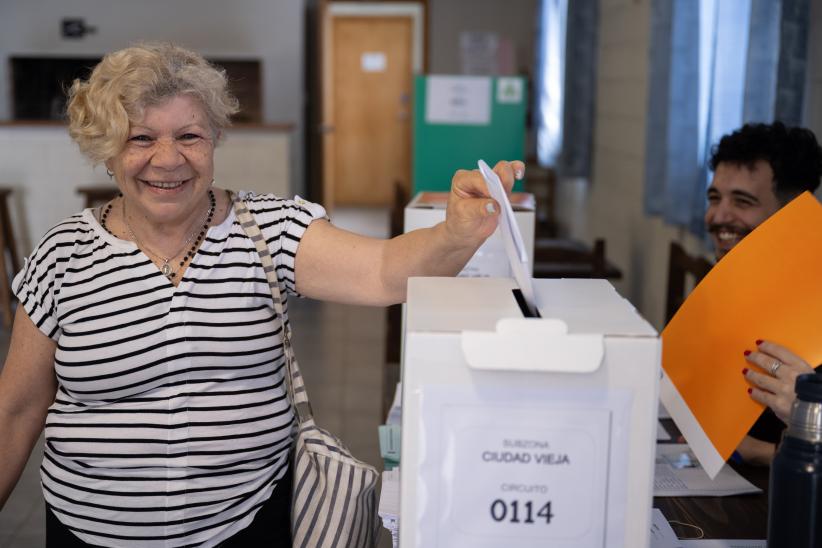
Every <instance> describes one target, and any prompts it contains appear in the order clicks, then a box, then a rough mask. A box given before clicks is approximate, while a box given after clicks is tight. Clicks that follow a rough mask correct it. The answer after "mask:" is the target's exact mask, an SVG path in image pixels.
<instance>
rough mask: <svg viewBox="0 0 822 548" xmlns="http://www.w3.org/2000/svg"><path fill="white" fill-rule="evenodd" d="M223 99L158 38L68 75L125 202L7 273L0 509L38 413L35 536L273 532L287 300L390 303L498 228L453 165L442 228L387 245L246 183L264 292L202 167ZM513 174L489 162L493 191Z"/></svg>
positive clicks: (204, 536)
mask: <svg viewBox="0 0 822 548" xmlns="http://www.w3.org/2000/svg"><path fill="white" fill-rule="evenodd" d="M236 109H237V102H236V100H234V99H233V97H232V96H231V94H230V93H229V92H228V90H227V87H226V79H225V75H224V74H223V73H222V71H221V70H219V69H217V68H215V67H213V66H211V65H209V64H208V63H207V62H206V61H205V60H204V59H203V58H202V57H201V56H199V55H197V54H195V53H193V52H190V51H187V50H184V49H182V48H179V47H176V46H173V45H170V44H143V45H138V46H134V47H130V48H126V49H125V50H122V51H118V52H114V53H111V54H109V55H107V56H106V57H105V58H104V59H103V60H102V61H101V63H100V64H99V65H98V66H97V67H96V68H95V69H94V71H93V72H92V74H91V76H90V77H89V79H88V81H77V82H75V84H74V86H73V87H72V90H71V98H70V104H69V109H68V114H69V118H70V133H71V135H72V137H73V138H74V139H75V141H76V142H77V143H78V145H79V146H80V149H81V151H83V152H84V153H85V154H86V155H87V156H88V157H89V158H90V159H91V160H92V161H93V162H95V163H103V164H105V165H106V167H107V168H108V170H109V173H110V174H111V176H112V177H113V178H114V179H115V180H116V183H117V185H118V187H119V189H120V193H121V194H120V196H118V197H116V198H115V199H113V200H112V201H110V202H109V203H107V204H105V205H104V206H102V207H100V208H95V209H86V210H84V211H82V212H81V213H79V214H77V215H73V216H71V217H68V218H66V219H64V220H63V221H62V222H60V223H58V224H57V225H56V226H55V227H53V228H52V229H51V230H49V231H48V232H47V233H46V235H45V236H44V237H43V239H42V240H41V241H40V243H39V244H38V245H37V247H36V248H35V250H34V252H33V253H32V255H31V257H30V259H29V260H28V261H27V263H26V267H25V268H24V269H23V271H22V272H20V273H19V274H18V275H17V276H16V277H15V279H14V283H13V288H14V292H15V294H16V295H17V297H18V298H19V299H20V305H21V306H20V307H18V311H17V315H16V317H15V323H14V329H13V332H12V339H11V345H10V348H9V353H8V356H7V359H6V363H5V365H4V367H3V368H2V371H0V402H2V405H0V440H3V443H2V444H0V462H3V466H2V467H0V506H2V504H3V503H4V502H5V500H6V498H7V497H8V495H9V493H10V492H11V490H12V489H13V487H14V484H15V483H16V481H17V478H18V477H19V475H20V472H21V470H22V468H23V466H24V465H25V463H26V460H27V458H28V455H29V453H30V452H31V448H32V446H33V444H34V442H35V441H36V440H37V438H38V436H39V434H40V432H41V431H42V430H43V427H44V426H45V440H46V443H45V451H44V458H43V464H42V467H41V478H42V487H43V494H44V498H45V501H46V506H47V521H46V523H47V525H46V528H47V546H48V547H55V546H59V547H60V548H65V547H74V546H88V545H94V546H123V545H127V546H156V545H158V544H160V545H163V546H216V545H220V546H223V547H226V548H229V547H232V546H263V545H283V546H286V545H290V544H291V543H290V535H291V502H292V501H291V499H292V494H291V491H290V488H291V474H292V472H291V470H292V464H293V463H292V461H291V455H290V453H291V452H290V450H291V447H292V444H293V440H294V430H295V425H294V420H293V419H294V412H293V408H292V405H291V403H290V402H289V400H288V398H287V396H286V390H285V384H284V382H285V381H284V373H285V368H284V362H285V356H284V351H283V348H284V343H285V339H286V337H284V335H283V333H284V332H285V333H287V332H288V329H287V326H288V317H287V316H288V314H287V312H288V302H287V299H288V298H289V297H293V296H296V295H297V294H298V292H299V294H302V295H305V296H308V297H314V298H322V299H326V300H332V301H337V302H347V303H355V304H372V305H386V304H393V303H396V302H400V301H403V300H404V299H405V292H406V284H407V280H408V277H409V276H412V275H413V276H443V275H454V274H456V273H457V272H459V270H460V269H461V268H462V267H463V266H464V264H465V263H466V262H467V261H468V259H469V258H470V257H471V256H472V255H473V253H474V252H475V251H476V249H477V248H478V247H479V246H480V245H481V244H482V242H483V241H484V240H485V239H486V238H487V237H488V236H489V235H491V234H492V233H493V232H494V230H495V229H496V226H497V222H498V212H499V205H498V204H497V203H496V202H495V201H494V200H492V199H491V198H490V197H489V196H488V191H487V188H486V187H485V183H484V181H483V179H482V177H481V176H480V175H479V173H477V172H469V171H461V172H458V173H457V174H456V175H455V176H454V178H453V181H452V191H451V194H450V198H449V203H448V208H447V210H446V220H445V221H444V222H442V223H440V224H439V225H437V226H435V227H432V228H428V229H423V230H417V231H413V232H410V233H408V234H404V235H401V236H398V237H397V238H394V239H392V240H385V241H384V240H375V239H370V238H365V237H362V236H357V235H355V234H351V233H349V232H345V231H343V230H340V229H337V228H335V227H334V226H332V225H331V224H330V223H329V222H327V220H326V219H325V218H324V217H325V211H324V209H323V208H322V207H321V206H319V205H317V204H312V203H309V202H306V201H304V200H300V199H297V200H288V199H283V198H279V197H277V196H274V195H270V194H265V195H253V194H250V195H246V196H245V197H244V200H243V201H244V205H240V204H238V207H241V208H242V209H243V211H245V212H246V213H247V212H248V211H250V213H251V215H252V218H253V219H254V221H255V222H256V224H257V225H258V226H259V229H260V231H261V232H262V237H263V238H262V240H260V239H257V241H258V242H260V243H261V245H265V246H266V247H267V249H264V253H263V255H265V256H267V257H270V258H271V260H272V262H273V265H274V269H273V276H272V277H276V282H274V283H275V284H276V286H278V288H279V293H280V295H281V298H278V300H277V304H276V305H275V302H274V299H273V297H272V294H271V287H270V286H269V284H268V277H267V273H268V274H271V270H270V269H268V270H264V268H263V263H262V262H261V259H260V252H258V250H257V248H256V246H255V242H254V241H252V239H251V237H249V236H248V235H247V234H246V232H245V230H244V228H243V226H241V225H240V223H239V222H238V220H237V217H236V213H235V210H234V209H233V208H232V200H233V199H234V198H235V196H232V195H230V194H229V193H228V192H227V191H225V190H223V189H220V188H217V187H216V186H214V181H213V177H214V147H215V145H216V144H217V142H218V141H219V139H220V136H221V132H222V130H223V128H225V127H226V125H227V123H228V118H229V116H230V114H231V113H232V112H234V111H236ZM523 170H524V166H523V164H522V163H521V162H511V163H509V162H500V163H498V164H497V166H496V167H495V171H496V173H497V174H498V175H499V177H500V179H501V180H502V182H503V184H504V185H505V188H506V189H507V190H508V191H510V189H511V187H512V186H513V182H514V174H515V173H517V174H518V176H519V177H522V175H523ZM246 210H247V211H246ZM263 242H264V243H263ZM265 251H267V253H265ZM279 307H282V308H281V309H280V308H279ZM280 310H282V314H281V313H280ZM278 316H281V317H278ZM374 517H375V518H376V516H374Z"/></svg>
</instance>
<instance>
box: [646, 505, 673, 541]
mask: <svg viewBox="0 0 822 548" xmlns="http://www.w3.org/2000/svg"><path fill="white" fill-rule="evenodd" d="M651 548H679V539H678V538H677V537H676V533H674V530H673V529H671V524H670V523H668V520H667V519H665V515H664V514H663V513H662V511H660V509H659V508H654V509H652V510H651Z"/></svg>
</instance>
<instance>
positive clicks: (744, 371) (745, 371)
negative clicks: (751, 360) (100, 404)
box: [742, 367, 748, 375]
mask: <svg viewBox="0 0 822 548" xmlns="http://www.w3.org/2000/svg"><path fill="white" fill-rule="evenodd" d="M742 374H743V375H747V374H748V368H747V367H745V368H743V369H742Z"/></svg>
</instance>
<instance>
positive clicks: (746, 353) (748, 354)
mask: <svg viewBox="0 0 822 548" xmlns="http://www.w3.org/2000/svg"><path fill="white" fill-rule="evenodd" d="M743 354H745V355H746V356H750V355H751V351H750V350H746V351H745V352H743Z"/></svg>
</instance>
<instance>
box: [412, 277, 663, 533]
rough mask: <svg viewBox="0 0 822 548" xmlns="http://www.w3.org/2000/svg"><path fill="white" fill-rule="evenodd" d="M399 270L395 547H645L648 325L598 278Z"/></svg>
mask: <svg viewBox="0 0 822 548" xmlns="http://www.w3.org/2000/svg"><path fill="white" fill-rule="evenodd" d="M534 286H535V291H536V293H537V300H538V304H539V310H540V314H541V316H542V318H524V317H523V314H522V312H521V309H520V307H519V305H518V304H517V302H516V300H515V298H514V296H513V292H512V290H513V289H514V287H515V286H514V282H513V280H510V279H498V278H490V279H486V278H413V279H411V280H410V281H409V285H408V304H407V317H406V322H405V326H406V332H405V351H404V352H405V354H404V360H403V362H404V367H403V381H402V382H403V385H402V386H403V401H402V406H403V415H402V421H403V422H402V457H401V467H400V471H401V489H400V491H401V505H400V546H402V547H403V548H412V547H425V548H435V547H448V548H461V547H470V548H492V547H494V548H498V547H500V546H511V547H513V546H516V547H517V548H536V547H543V546H552V547H565V548H569V547H574V548H581V547H585V548H590V547H594V546H601V547H606V546H607V547H608V548H615V547H624V548H641V547H643V546H645V547H647V546H648V545H649V542H650V525H651V523H650V516H651V504H652V489H653V474H654V462H655V461H654V446H655V440H656V421H657V407H658V391H659V377H660V340H659V338H658V336H657V333H656V331H655V330H654V329H653V328H652V327H651V326H650V325H649V324H648V323H647V322H646V321H645V320H644V319H643V318H642V317H641V316H640V315H639V314H638V313H637V312H636V310H635V309H634V307H633V306H632V305H631V304H630V303H628V302H627V301H626V300H625V299H623V298H622V297H620V296H619V295H618V294H617V293H616V291H615V290H614V288H613V286H611V285H610V284H609V283H608V282H607V281H605V280H588V279H584V280H583V279H580V280H552V279H544V280H542V279H541V280H534Z"/></svg>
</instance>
